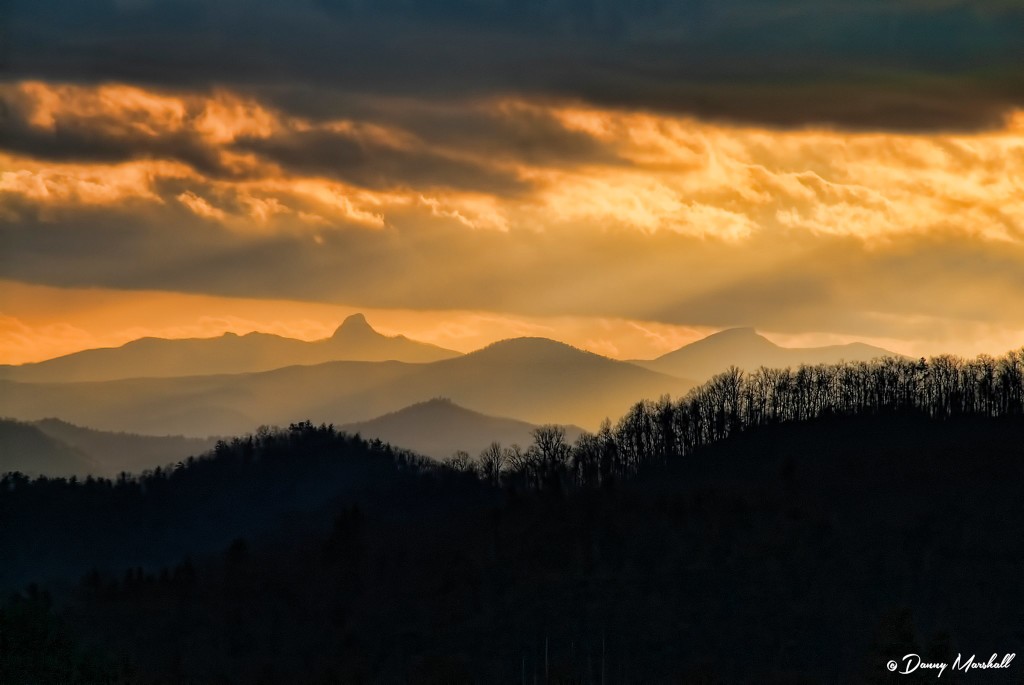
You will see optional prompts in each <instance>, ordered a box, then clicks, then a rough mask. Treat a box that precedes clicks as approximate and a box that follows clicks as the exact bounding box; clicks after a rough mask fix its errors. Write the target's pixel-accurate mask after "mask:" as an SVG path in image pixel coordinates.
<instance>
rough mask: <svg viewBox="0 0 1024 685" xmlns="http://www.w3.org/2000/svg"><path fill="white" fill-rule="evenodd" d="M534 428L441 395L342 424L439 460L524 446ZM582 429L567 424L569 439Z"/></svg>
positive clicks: (575, 436) (363, 434) (567, 437)
mask: <svg viewBox="0 0 1024 685" xmlns="http://www.w3.org/2000/svg"><path fill="white" fill-rule="evenodd" d="M535 428H536V426H535V425H534V424H531V423H527V422H525V421H517V420H515V419H507V418H502V417H497V416H488V415H486V414H481V413H479V412H475V411H471V410H469V409H466V408H464V407H460V406H459V405H457V404H455V403H454V402H452V401H451V400H448V399H440V398H439V399H433V400H429V401H427V402H420V403H418V404H414V405H412V406H410V407H406V408H405V409H400V410H399V411H396V412H391V413H390V414H385V415H384V416H379V417H377V418H375V419H371V420H369V421H363V422H360V423H352V424H348V425H344V426H341V429H342V430H345V431H349V432H353V433H359V434H360V435H361V436H362V437H364V438H366V439H371V438H378V439H380V440H383V441H384V442H389V443H391V444H392V445H395V446H396V447H404V448H405V449H409V450H413V451H414V452H418V453H419V454H423V455H426V456H429V457H434V458H436V459H445V458H447V457H450V456H451V455H452V454H453V453H455V452H456V451H457V450H463V451H465V452H468V453H469V454H470V455H471V456H473V457H475V456H477V455H478V454H479V453H480V452H482V451H483V450H484V449H485V448H486V447H488V446H489V445H490V444H491V443H492V442H498V443H501V444H502V445H503V446H509V445H513V444H517V445H519V446H521V447H523V448H525V447H526V446H527V445H529V444H530V443H531V442H532V441H533V436H532V432H533V430H534V429H535ZM581 432H582V429H580V428H577V427H576V426H567V427H566V439H567V440H569V441H570V442H571V441H573V440H575V439H576V438H577V437H578V436H579V434H580V433H581Z"/></svg>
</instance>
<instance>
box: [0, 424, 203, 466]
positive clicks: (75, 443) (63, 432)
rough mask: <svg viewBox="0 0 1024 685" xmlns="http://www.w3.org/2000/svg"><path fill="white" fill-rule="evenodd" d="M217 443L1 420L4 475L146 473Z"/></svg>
mask: <svg viewBox="0 0 1024 685" xmlns="http://www.w3.org/2000/svg"><path fill="white" fill-rule="evenodd" d="M216 442H217V440H216V438H186V437H182V436H174V435H168V436H155V435H136V434H132V433H113V432H107V431H99V430H94V429H92V428H83V427H81V426H76V425H74V424H70V423H68V422H66V421H61V420H60V419H43V420H41V421H34V422H23V421H15V420H12V419H0V473H6V472H9V471H21V472H22V473H27V474H32V475H47V476H71V475H75V476H79V477H81V476H85V475H94V476H108V477H110V476H116V475H117V474H119V473H121V472H122V471H127V472H129V473H141V472H142V471H144V470H146V469H152V468H155V467H157V466H166V465H168V464H173V463H176V462H178V461H181V460H183V459H186V458H188V457H191V456H198V455H200V454H203V453H205V452H207V451H208V450H210V449H211V448H212V447H213V446H214V444H215V443H216Z"/></svg>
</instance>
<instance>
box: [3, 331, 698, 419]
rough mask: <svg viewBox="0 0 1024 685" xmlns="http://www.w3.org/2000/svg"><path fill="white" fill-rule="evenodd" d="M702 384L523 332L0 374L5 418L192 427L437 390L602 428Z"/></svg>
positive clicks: (394, 407)
mask: <svg viewBox="0 0 1024 685" xmlns="http://www.w3.org/2000/svg"><path fill="white" fill-rule="evenodd" d="M690 387H692V383H690V382H688V381H686V380H682V379H679V378H674V377H671V376H667V375H665V374H661V373H657V372H654V371H650V370H647V369H643V368H640V367H639V366H636V365H634V364H630V363H627V362H621V361H616V360H613V359H609V358H607V357H602V356H600V355H597V354H593V353H591V352H584V351H582V350H578V349H576V348H573V347H570V346H569V345H565V344H563V343H559V342H555V341H553V340H547V339H543V338H517V339H513V340H506V341H502V342H498V343H494V344H493V345H489V346H487V347H485V348H483V349H481V350H477V351H476V352H472V353H470V354H467V355H463V356H459V357H454V358H451V359H445V360H441V361H436V362H431V363H425V364H409V363H402V362H393V361H386V362H329V363H325V364H319V365H314V366H291V367H286V368H282V369H276V370H273V371H264V372H258V373H248V374H233V375H209V376H191V377H182V378H134V379H126V380H115V381H104V382H81V383H17V382H13V381H0V415H3V414H6V415H9V416H13V417H15V418H19V419H25V420H35V419H38V418H41V417H46V416H60V417H61V418H62V419H64V420H67V421H72V422H74V423H77V424H80V425H86V426H91V427H94V428H99V429H103V430H121V431H131V432H137V433H144V434H158V435H166V434H168V433H181V434H184V435H191V436H206V435H216V434H220V435H223V434H231V433H246V432H249V431H252V430H254V429H255V428H256V427H257V426H259V425H261V424H268V425H273V424H278V425H287V423H288V422H290V421H296V420H301V419H307V418H308V419H311V420H313V421H314V422H317V423H319V422H326V423H335V424H343V423H354V422H360V421H368V420H370V419H372V418H375V417H377V416H379V415H381V414H385V413H388V412H394V411H398V410H399V409H402V408H404V407H408V406H409V405H411V404H415V403H417V402H422V401H424V400H426V399H429V398H432V397H448V398H451V400H452V401H453V402H455V403H457V404H459V405H461V406H463V407H467V408H470V409H472V410H474V411H478V412H482V413H484V414H489V415H492V416H502V417H510V418H515V419H518V420H521V421H526V422H529V423H534V424H539V423H560V424H576V425H579V426H584V427H586V428H589V429H595V428H596V427H597V425H598V424H599V423H600V422H601V420H602V419H604V418H606V417H611V418H612V419H615V418H617V417H619V416H621V415H622V414H624V413H625V412H626V410H627V409H629V407H630V406H631V405H632V404H633V403H635V402H636V401H638V400H640V399H643V398H645V397H646V398H652V399H653V398H657V397H659V396H661V395H663V394H671V395H673V396H679V395H681V394H683V393H684V392H685V391H687V390H688V389H689V388H690Z"/></svg>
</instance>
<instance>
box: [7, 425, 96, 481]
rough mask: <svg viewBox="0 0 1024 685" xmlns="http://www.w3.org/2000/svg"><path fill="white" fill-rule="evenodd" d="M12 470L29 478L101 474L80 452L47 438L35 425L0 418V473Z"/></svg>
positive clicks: (94, 464)
mask: <svg viewBox="0 0 1024 685" xmlns="http://www.w3.org/2000/svg"><path fill="white" fill-rule="evenodd" d="M11 471H20V472H21V473H24V474H27V475H30V476H40V475H46V476H84V475H86V474H89V473H93V474H98V473H100V467H99V465H98V464H96V462H95V461H94V460H93V459H92V458H91V457H90V456H89V455H88V454H86V453H85V452H83V451H82V450H80V449H77V448H75V447H72V446H71V445H68V444H66V443H64V442H63V441H61V440H58V439H57V438H54V437H51V436H49V435H47V434H46V433H44V432H43V431H42V430H40V429H39V427H38V426H35V425H33V424H31V423H24V422H22V421H13V420H11V419H0V474H2V473H9V472H11ZM104 475H106V474H104Z"/></svg>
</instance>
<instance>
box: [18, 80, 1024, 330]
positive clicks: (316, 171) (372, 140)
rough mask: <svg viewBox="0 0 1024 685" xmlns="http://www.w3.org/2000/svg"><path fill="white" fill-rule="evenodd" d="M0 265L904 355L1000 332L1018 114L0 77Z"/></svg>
mask: <svg viewBox="0 0 1024 685" xmlns="http://www.w3.org/2000/svg"><path fill="white" fill-rule="evenodd" d="M0 97H2V98H3V102H4V105H5V107H4V116H5V120H4V124H5V129H6V130H7V131H10V132H13V133H14V135H13V136H7V137H5V138H4V139H3V141H2V142H0V243H2V245H3V248H4V249H3V257H2V258H0V278H6V279H11V280H12V281H22V282H28V283H38V284H47V285H56V286H65V287H84V286H100V287H106V288H114V289H127V290H139V289H156V290H166V291H175V292H188V293H205V294H214V295H221V296H239V297H257V298H288V299H296V300H308V301H316V302H332V303H340V304H345V305H349V306H353V307H359V308H364V307H372V308H380V309H407V310H408V309H411V310H429V311H438V310H468V311H477V312H498V313H501V314H503V315H514V316H527V317H595V318H611V319H616V320H640V321H647V322H661V323H662V324H666V325H683V326H695V327H706V328H717V327H725V326H732V325H754V326H758V327H760V328H762V329H765V330H769V331H776V332H779V333H781V334H786V335H794V336H798V335H802V334H806V333H808V332H818V333H827V334H834V335H845V336H858V337H867V338H872V339H896V340H906V341H921V340H954V339H958V336H959V340H960V343H958V344H961V345H962V343H963V340H965V339H974V340H989V339H999V340H1003V339H1005V338H1006V335H1007V331H1020V330H1022V329H1024V305H1022V304H1019V303H1022V302H1024V275H1022V274H1024V241H1022V227H1024V115H1022V114H1020V113H1015V114H1011V115H1010V116H1008V117H1007V119H1006V123H1005V124H1004V126H1003V127H1002V128H1001V129H999V130H995V131H986V132H975V133H961V134H940V133H929V134H923V133H917V134H898V133H891V132H890V133H884V132H875V133H852V132H835V131H831V130H828V129H822V128H818V129H801V130H794V131H775V130H771V129H765V128H759V127H740V126H726V125H722V124H713V123H708V122H704V121H701V120H698V119H694V118H688V117H678V116H673V115H666V114H653V113H644V112H640V111H632V110H622V109H608V108H602V107H596V106H591V105H586V104H582V103H580V102H579V101H575V100H552V99H548V98H545V99H530V98H523V97H513V96H502V97H475V98H468V99H462V100H449V101H445V102H439V101H432V100H430V101H427V100H418V99H409V98H406V99H395V98H392V97H376V98H374V97H365V96H364V97H360V98H357V99H355V100H352V101H351V102H350V103H349V104H348V105H347V106H344V107H342V106H339V108H338V109H337V110H335V116H327V113H326V112H323V113H319V114H317V115H316V116H313V115H309V116H302V115H299V114H297V113H296V112H295V111H292V110H290V109H288V108H283V107H281V106H279V105H278V104H277V101H276V100H275V99H273V98H270V97H264V98H262V99H261V98H259V97H257V96H256V95H254V94H253V93H252V92H247V91H241V90H232V89H228V88H218V89H214V90H210V91H206V90H188V89H167V88H142V87H138V86H129V85H124V84H113V83H110V84H103V85H96V86H93V85H76V84H71V83H63V84H56V83H50V82H45V81H24V82H18V83H11V84H7V85H4V86H2V88H0Z"/></svg>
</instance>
